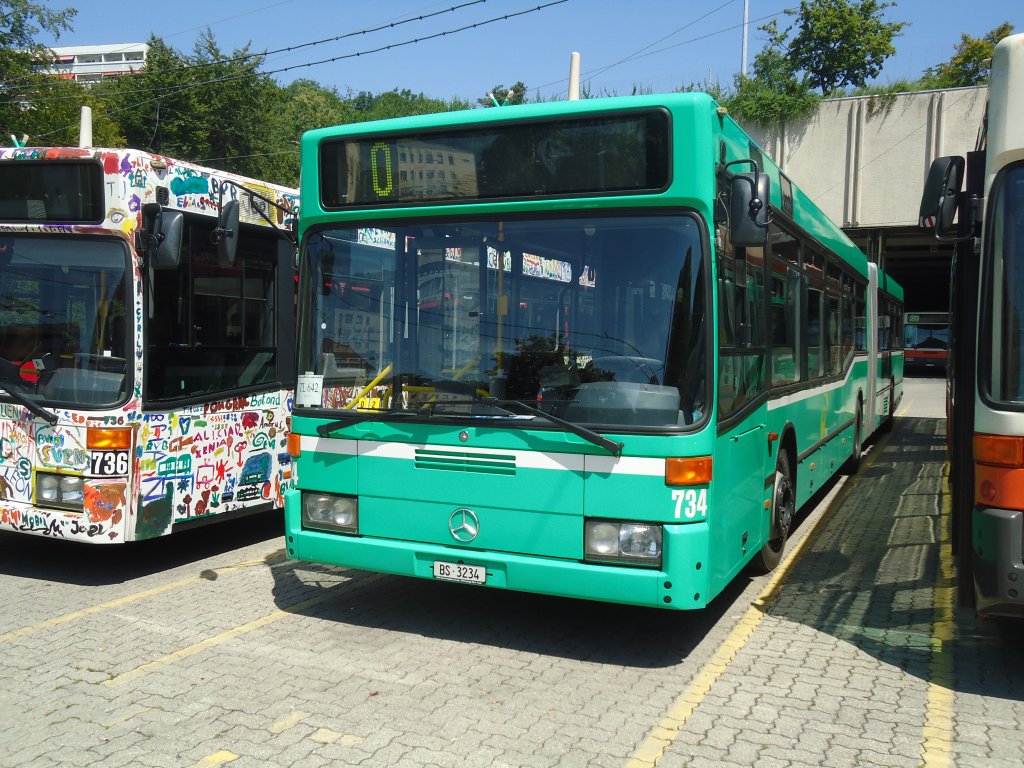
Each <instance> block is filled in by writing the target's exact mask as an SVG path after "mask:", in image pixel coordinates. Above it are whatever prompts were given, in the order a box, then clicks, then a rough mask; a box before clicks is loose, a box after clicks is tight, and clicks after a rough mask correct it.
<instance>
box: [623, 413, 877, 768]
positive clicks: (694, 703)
mask: <svg viewBox="0 0 1024 768" xmlns="http://www.w3.org/2000/svg"><path fill="white" fill-rule="evenodd" d="M891 438H892V433H891V432H890V433H887V434H886V435H885V436H884V438H883V439H882V440H881V441H880V442H879V443H878V445H877V446H876V450H873V451H872V452H871V454H870V455H869V456H868V458H867V460H866V461H864V463H863V464H861V470H860V471H861V473H863V471H864V470H865V469H867V468H868V467H870V466H871V465H872V464H874V463H875V461H876V460H877V458H878V457H879V456H881V455H882V452H883V451H884V450H885V447H886V446H887V445H888V444H889V440H890V439H891ZM861 473H858V475H857V476H855V477H853V478H851V479H850V483H849V484H848V485H847V486H846V487H845V488H844V489H843V495H842V496H839V495H837V496H836V498H834V499H833V500H832V502H831V503H830V504H829V510H831V509H834V508H836V507H838V506H839V505H840V504H841V503H842V501H843V500H844V499H845V498H846V495H848V494H849V493H850V490H851V489H852V488H853V487H856V485H857V484H858V483H859V480H860V478H861V477H862V476H863V475H862V474H861ZM828 516H829V515H828V514H827V513H826V514H822V516H821V517H820V518H819V520H818V522H817V524H816V525H815V529H814V530H811V531H808V532H807V535H806V536H804V537H803V539H801V541H800V543H799V544H798V545H797V546H796V548H794V549H793V550H792V551H790V553H789V554H788V555H786V558H785V559H784V560H783V561H782V563H781V564H780V565H779V567H778V568H776V569H775V572H774V574H772V578H771V580H770V581H769V582H768V584H767V585H766V586H765V588H764V589H763V590H761V594H760V595H758V596H757V598H756V599H755V600H754V601H753V603H751V605H750V607H749V608H748V609H747V610H746V612H744V614H743V616H742V617H741V618H740V620H739V621H738V622H737V623H736V626H734V627H733V628H732V631H731V632H729V635H728V637H726V638H725V641H724V642H723V643H722V644H721V645H720V646H719V647H718V650H717V651H715V653H714V655H713V656H712V657H711V659H710V660H709V661H708V662H707V663H705V664H704V666H703V668H702V669H701V670H700V672H698V673H697V675H696V677H694V678H693V680H692V681H691V682H690V684H689V686H687V688H686V690H685V691H683V693H682V694H681V695H680V696H679V698H677V699H676V701H675V703H674V704H673V705H672V708H671V709H670V710H669V711H668V714H666V715H665V717H664V719H663V720H662V721H661V722H660V723H659V724H658V725H656V726H655V727H654V728H652V729H651V732H650V733H648V734H647V738H645V739H644V741H643V743H642V744H641V745H640V747H639V748H638V749H637V751H636V752H635V753H634V754H633V757H632V758H630V760H629V762H628V763H626V768H654V766H657V765H658V763H659V762H661V759H662V758H663V757H664V756H665V752H666V751H667V750H668V748H669V747H670V746H672V744H673V742H675V740H676V739H677V738H679V734H680V733H682V731H683V728H684V727H685V726H686V722H687V720H689V719H690V716H691V715H693V713H694V712H695V711H696V709H697V707H698V706H700V704H701V702H702V701H703V700H704V697H705V696H706V695H707V693H708V692H709V691H710V690H711V688H712V686H714V684H715V683H716V682H717V681H718V679H719V678H720V677H721V676H722V675H723V674H725V672H726V670H727V669H728V668H729V665H730V664H731V663H732V660H733V659H734V658H736V655H737V654H738V653H739V652H740V651H741V650H742V649H743V647H744V646H745V645H746V644H747V641H748V640H749V639H750V636H751V635H753V634H754V630H755V629H757V627H758V625H759V624H760V623H761V621H762V620H763V619H764V617H765V614H766V613H767V612H768V609H769V608H770V607H771V604H772V603H773V602H774V601H775V600H776V598H777V597H778V594H779V591H780V586H781V584H782V582H783V580H784V579H785V577H786V576H787V575H788V574H789V570H790V568H792V567H793V565H795V564H796V563H797V561H798V560H799V559H800V556H801V555H802V554H803V551H804V549H805V547H806V546H807V545H808V543H809V542H810V541H811V539H812V538H814V533H815V531H816V530H817V529H818V527H819V526H821V524H822V523H823V522H824V521H825V519H826V518H827V517H828Z"/></svg>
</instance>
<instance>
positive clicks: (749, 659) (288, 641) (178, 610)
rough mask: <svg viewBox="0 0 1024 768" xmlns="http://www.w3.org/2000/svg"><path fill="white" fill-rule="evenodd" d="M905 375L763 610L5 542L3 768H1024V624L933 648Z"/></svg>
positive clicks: (922, 415)
mask: <svg viewBox="0 0 1024 768" xmlns="http://www.w3.org/2000/svg"><path fill="white" fill-rule="evenodd" d="M908 382H909V384H910V385H911V386H908V397H907V399H906V404H905V406H904V408H903V409H902V410H901V412H900V416H899V418H897V420H896V425H895V429H894V431H893V432H892V434H891V435H889V436H885V437H882V438H881V439H880V440H878V441H877V442H876V443H875V444H874V446H873V447H872V448H871V450H870V451H869V452H868V454H867V455H866V456H865V465H864V467H863V468H862V470H861V472H860V473H858V474H857V475H854V476H852V477H850V478H847V479H845V480H844V481H843V482H842V483H840V484H838V485H837V486H836V487H834V488H833V490H832V492H831V494H830V496H829V497H828V498H827V499H826V501H825V502H823V503H822V504H821V505H819V506H818V507H817V508H816V509H814V510H813V511H810V512H809V513H807V514H806V517H805V519H804V520H803V522H802V523H801V526H800V528H799V529H798V531H797V534H796V536H795V538H794V540H793V542H791V543H792V544H793V545H794V546H801V541H802V540H803V537H804V536H807V537H808V538H807V539H806V542H805V543H803V544H802V550H801V554H800V556H799V558H798V559H797V560H796V561H795V562H794V564H793V565H792V567H791V568H790V569H789V570H788V571H787V572H786V573H785V576H784V578H782V579H781V581H779V582H778V585H777V586H776V587H775V589H774V590H773V591H772V592H771V593H770V595H769V597H768V598H767V599H766V600H761V601H759V596H763V593H764V591H765V589H766V587H768V586H769V584H770V583H771V581H770V577H759V578H750V577H747V576H741V577H740V578H739V579H738V580H737V581H736V583H735V584H733V585H732V586H730V588H729V589H727V590H726V591H725V592H724V593H723V594H722V595H720V596H719V597H718V598H717V599H716V600H715V601H714V602H713V603H712V605H711V606H710V607H709V608H708V609H707V610H705V611H702V612H697V613H667V612H654V611H646V610H637V609H631V608H625V607H620V606H609V605H600V604H595V603H585V602H579V601H569V600H558V599H553V598H544V597H538V596H533V595H518V594H513V593H502V592H497V591H493V590H482V589H479V588H473V587H460V586H457V585H450V584H434V583H429V582H423V581H413V580H408V579H399V578H393V577H388V576H381V575H377V574H371V573H365V572H359V571H351V570H345V569H340V568H329V567H318V566H312V565H309V564H299V563H296V562H294V561H289V560H287V559H285V558H284V557H283V554H282V552H281V546H282V543H283V542H282V539H281V536H280V520H273V519H271V520H264V521H237V522H231V523H225V524H222V525H221V526H211V527H210V528H207V529H204V530H202V531H195V532H191V533H188V534H183V535H182V536H181V537H180V538H179V537H172V538H170V539H164V540H160V541H157V542H147V543H143V544H140V545H139V546H136V547H128V548H121V549H117V548H113V549H112V548H90V547H82V546H77V547H66V546H60V543H59V542H49V541H45V540H41V539H26V538H23V537H17V536H13V535H6V536H2V537H0V660H2V661H0V766H4V768H20V767H21V766H26V767H28V766H30V767H31V768H38V767H43V768H45V767H47V766H103V767H104V768H105V767H106V766H152V767H160V768H177V767H178V766H186V767H189V766H203V767H204V768H210V767H211V766H220V765H227V766H231V767H232V768H241V767H243V766H261V767H267V766H269V767H276V766H280V767H281V768H292V767H293V766H294V767H295V768H300V767H301V768H319V767H320V766H337V765H366V766H413V767H414V768H416V767H418V766H460V768H461V767H463V766H559V767H561V766H588V767H589V766H617V767H618V766H641V765H659V766H664V767H666V768H668V767H680V766H693V767H694V768H696V767H697V766H708V767H711V766H715V767H718V766H744V767H746V766H758V768H762V767H764V766H794V767H801V766H808V767H817V766H830V767H845V766H851V767H853V766H907V767H908V768H909V767H916V766H920V765H951V766H960V765H964V766H970V767H971V768H982V767H984V766H1000V767H1001V766H1019V765H1022V764H1024V701H1022V698H1024V696H1022V691H1024V652H1022V650H1021V649H1024V643H1022V642H1021V640H1022V638H1024V632H1022V630H1021V627H1020V625H1018V624H1007V623H1003V624H995V623H992V622H983V621H978V620H976V619H974V617H973V616H971V615H968V614H966V613H965V612H964V611H962V610H958V609H954V610H952V613H951V615H949V616H947V618H949V619H951V621H952V630H951V632H952V635H953V637H952V640H951V641H948V642H942V641H941V639H939V638H940V637H941V632H939V631H938V630H939V629H941V626H940V622H941V621H942V620H943V617H944V616H946V614H944V613H943V608H942V605H941V598H942V595H943V594H944V593H943V591H942V590H943V588H944V587H948V585H949V584H948V581H949V574H948V564H947V565H944V563H943V560H942V557H941V553H942V546H943V545H942V538H943V517H942V515H943V494H944V489H945V486H944V475H943V459H944V454H943V445H944V439H945V438H944V428H945V426H944V422H943V421H942V420H941V419H940V418H938V416H939V415H941V411H940V412H939V414H936V413H935V412H934V411H935V406H934V397H935V391H934V390H935V387H936V386H938V387H941V382H938V383H936V382H914V381H910V380H908ZM926 385H927V387H926ZM919 389H920V392H921V393H924V394H920V397H921V398H922V399H921V400H920V403H926V402H927V404H928V405H927V407H925V406H924V405H921V406H920V407H909V406H911V405H914V404H915V403H918V400H916V399H915V398H916V397H918V396H919V395H918V390H919ZM925 395H927V397H925ZM946 613H947V614H948V613H949V611H948V610H947V611H946Z"/></svg>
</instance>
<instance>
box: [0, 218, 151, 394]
mask: <svg viewBox="0 0 1024 768" xmlns="http://www.w3.org/2000/svg"><path fill="white" fill-rule="evenodd" d="M127 263H128V259H127V250H126V248H125V246H124V244H123V243H122V242H120V241H118V240H114V239H108V238H100V237H75V238H71V237H39V236H29V235H25V236H21V235H18V236H14V235H11V234H3V235H0V399H3V400H9V399H10V396H9V394H8V391H9V390H12V389H16V390H17V392H18V394H20V395H22V396H25V397H28V398H30V399H31V400H33V401H37V402H51V403H54V404H64V405H74V406H87V407H88V406H93V407H97V406H110V405H114V404H116V403H118V402H119V401H121V400H123V399H124V398H125V396H126V395H127V392H128V386H129V383H130V377H129V375H128V366H127V364H126V361H127V360H128V359H130V358H131V355H130V354H129V352H128V347H127V344H128V341H127V340H128V339H129V338H130V336H129V334H128V332H127V322H128V320H127V317H126V314H127V313H126V307H127V306H128V305H129V299H128V291H127V285H126V279H125V269H126V266H127Z"/></svg>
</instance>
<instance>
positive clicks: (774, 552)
mask: <svg viewBox="0 0 1024 768" xmlns="http://www.w3.org/2000/svg"><path fill="white" fill-rule="evenodd" d="M792 477H793V475H792V473H791V472H790V470H789V454H787V453H786V452H785V451H779V463H778V464H777V465H776V466H775V489H774V491H773V493H772V519H771V531H770V532H769V534H768V535H769V538H768V541H767V542H766V543H765V545H764V546H763V547H761V551H760V552H758V553H757V554H756V555H754V559H753V560H751V561H750V567H751V570H753V571H754V572H756V573H769V572H770V571H773V570H775V568H776V567H777V566H778V564H779V563H781V562H782V553H783V551H784V550H785V548H786V540H787V539H788V538H789V527H790V526H791V525H792V524H793V516H794V514H795V513H796V495H795V494H794V493H793V480H792Z"/></svg>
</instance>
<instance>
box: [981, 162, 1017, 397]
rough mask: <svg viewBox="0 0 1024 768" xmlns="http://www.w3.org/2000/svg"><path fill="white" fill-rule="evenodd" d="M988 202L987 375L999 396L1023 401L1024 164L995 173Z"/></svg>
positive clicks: (993, 393)
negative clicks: (989, 310) (989, 308)
mask: <svg viewBox="0 0 1024 768" xmlns="http://www.w3.org/2000/svg"><path fill="white" fill-rule="evenodd" d="M989 206H990V209H989V216H990V220H989V222H988V228H987V233H988V235H989V241H988V243H987V247H986V257H987V258H988V259H989V260H990V261H989V267H990V269H991V274H990V276H989V277H988V280H987V283H988V285H989V290H990V291H991V296H990V299H989V300H990V301H991V302H992V304H993V306H992V309H993V311H992V313H991V318H992V320H991V322H992V326H993V327H992V333H991V339H992V352H991V354H990V355H989V356H988V357H989V365H990V369H989V372H988V377H987V378H988V380H989V382H990V383H989V388H990V391H991V396H992V398H993V399H994V400H996V401H1000V402H1004V403H1013V404H1024V332H1022V328H1024V164H1021V163H1018V164H1017V165H1014V166H1010V167H1009V168H1007V169H1006V170H1004V171H1003V172H1001V173H1000V174H999V175H998V176H997V177H996V180H995V182H994V183H993V189H992V193H991V199H990V202H989ZM982 336H983V337H984V336H985V334H982Z"/></svg>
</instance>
